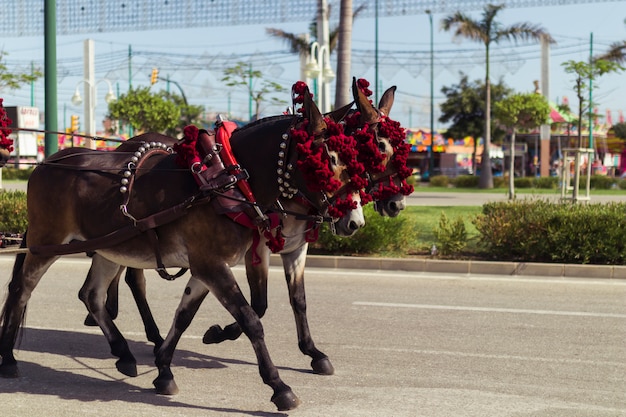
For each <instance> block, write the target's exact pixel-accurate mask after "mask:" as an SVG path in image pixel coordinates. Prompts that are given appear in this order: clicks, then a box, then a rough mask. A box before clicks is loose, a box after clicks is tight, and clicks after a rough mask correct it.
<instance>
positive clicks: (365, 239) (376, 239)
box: [310, 204, 417, 255]
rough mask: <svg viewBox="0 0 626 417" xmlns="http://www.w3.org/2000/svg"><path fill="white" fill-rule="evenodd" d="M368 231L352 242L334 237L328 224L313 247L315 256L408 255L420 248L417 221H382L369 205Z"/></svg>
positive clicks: (365, 212)
mask: <svg viewBox="0 0 626 417" xmlns="http://www.w3.org/2000/svg"><path fill="white" fill-rule="evenodd" d="M363 210H364V214H365V227H364V228H362V229H361V230H359V231H358V232H357V233H356V234H355V235H354V236H351V237H349V238H345V237H339V236H337V235H333V234H332V233H331V231H330V229H329V227H328V225H327V224H324V225H323V226H322V228H321V229H320V234H319V239H318V240H317V242H314V243H311V245H310V247H311V250H312V251H313V252H315V253H332V254H370V255H371V254H381V253H389V252H397V251H401V252H404V253H406V251H407V250H408V249H410V248H415V247H416V246H417V232H416V231H415V224H414V221H415V219H414V218H412V217H409V216H405V215H403V214H400V215H399V216H398V217H394V218H390V217H382V216H380V215H379V214H378V213H377V212H376V211H375V210H374V208H373V207H372V205H371V204H368V205H366V206H365V207H364V209H363Z"/></svg>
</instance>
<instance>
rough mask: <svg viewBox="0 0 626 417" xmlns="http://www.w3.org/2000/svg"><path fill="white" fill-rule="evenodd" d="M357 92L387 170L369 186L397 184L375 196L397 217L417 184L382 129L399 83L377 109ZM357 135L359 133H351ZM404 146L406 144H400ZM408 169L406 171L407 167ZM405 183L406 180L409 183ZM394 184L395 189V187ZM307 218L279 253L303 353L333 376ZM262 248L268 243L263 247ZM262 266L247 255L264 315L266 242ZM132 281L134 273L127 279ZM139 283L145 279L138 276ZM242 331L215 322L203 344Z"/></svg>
mask: <svg viewBox="0 0 626 417" xmlns="http://www.w3.org/2000/svg"><path fill="white" fill-rule="evenodd" d="M352 90H353V94H354V98H355V103H356V105H357V111H358V112H359V113H360V121H359V123H358V127H359V128H364V127H366V128H365V129H366V130H368V131H369V132H371V133H372V134H373V135H374V138H375V145H376V148H377V149H378V152H380V154H382V155H381V156H382V159H381V163H382V164H383V165H384V170H382V171H378V172H376V173H370V183H369V184H368V189H369V190H370V191H372V192H373V191H374V190H377V187H378V185H379V183H384V182H389V181H390V182H393V183H395V185H396V188H397V189H398V190H399V191H398V192H394V193H391V194H390V193H388V194H387V195H385V196H384V197H383V198H381V199H377V198H376V197H374V203H375V204H376V205H377V208H376V209H377V211H378V212H379V214H380V215H383V216H390V217H395V216H397V215H398V214H399V212H400V211H401V210H402V209H404V207H405V204H404V199H405V195H406V194H407V193H410V192H412V188H402V184H400V183H401V182H403V179H404V177H406V172H404V177H403V176H402V175H399V172H398V171H399V168H401V169H402V168H406V167H402V163H400V164H396V163H395V162H396V161H395V160H394V157H395V156H397V155H396V152H397V151H398V147H397V146H394V144H392V143H391V141H390V139H389V138H387V137H385V136H384V135H383V134H381V133H380V132H379V129H380V126H379V124H380V122H381V117H384V116H388V115H389V112H390V111H391V108H392V106H393V102H394V96H395V91H396V87H395V86H394V87H391V88H389V89H388V90H387V91H385V93H384V94H383V96H382V97H381V100H380V102H379V104H378V108H374V107H373V106H372V105H371V103H370V102H369V100H368V99H367V97H366V96H365V95H364V94H363V92H362V91H361V89H359V88H358V87H357V85H356V80H355V81H354V82H353V87H352ZM352 133H354V132H352ZM400 146H401V147H402V146H405V144H403V145H400ZM360 157H363V155H360ZM404 170H405V169H404ZM405 185H406V183H405ZM396 188H394V189H396ZM283 204H285V205H286V207H290V203H289V202H285V203H283ZM308 227H309V226H308V225H307V222H306V221H301V220H297V219H295V218H290V219H288V220H286V221H285V222H284V227H283V230H284V233H285V235H289V236H291V238H289V239H287V240H286V243H285V248H284V249H283V250H282V251H281V252H280V256H281V259H282V263H283V268H284V271H285V278H286V280H287V287H288V289H289V298H290V303H291V307H292V309H293V314H294V317H295V321H296V330H297V335H298V347H299V348H300V350H301V351H302V353H303V354H305V355H308V356H310V357H311V359H312V360H311V367H312V369H313V371H314V372H316V373H319V374H323V375H331V374H333V373H334V368H333V366H332V364H331V362H330V359H329V358H328V356H327V355H326V354H324V353H323V352H321V351H320V350H319V349H317V347H316V346H315V343H314V342H313V339H312V337H311V332H310V329H309V325H308V319H307V314H306V313H307V307H306V295H305V290H304V268H305V262H306V255H307V250H308V244H309V242H308V241H307V239H306V238H305V234H306V231H307V228H308ZM260 246H263V245H260ZM260 256H261V258H262V263H261V264H256V265H255V264H254V263H253V262H252V258H251V257H250V256H249V254H247V255H246V274H247V278H248V283H249V285H250V294H251V305H252V308H254V310H255V311H256V312H257V314H258V315H259V317H263V315H264V314H265V311H266V310H267V279H268V273H269V261H270V252H269V251H268V250H267V248H266V247H265V246H263V254H262V255H260ZM127 279H128V280H132V279H133V278H132V277H127ZM139 281H142V280H141V279H139ZM241 333H242V330H241V327H240V326H239V325H238V324H237V323H232V324H230V325H228V326H226V327H225V328H223V329H222V327H221V326H219V325H214V326H212V327H211V328H210V329H209V330H207V332H206V333H205V335H204V337H203V342H204V343H207V344H210V343H220V342H222V341H224V340H235V339H237V338H238V337H239V336H240V335H241Z"/></svg>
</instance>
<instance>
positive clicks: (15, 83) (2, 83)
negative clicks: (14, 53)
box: [0, 51, 43, 104]
mask: <svg viewBox="0 0 626 417" xmlns="http://www.w3.org/2000/svg"><path fill="white" fill-rule="evenodd" d="M5 55H7V52H5V51H0V90H7V89H8V90H14V89H17V88H20V87H21V86H22V85H24V84H29V83H31V82H33V81H37V79H39V78H41V77H43V73H42V72H41V71H40V70H39V69H34V70H33V71H30V72H23V73H22V72H10V71H9V69H8V68H7V66H6V64H5V63H4V62H2V60H3V58H4V56H5ZM5 104H6V103H5Z"/></svg>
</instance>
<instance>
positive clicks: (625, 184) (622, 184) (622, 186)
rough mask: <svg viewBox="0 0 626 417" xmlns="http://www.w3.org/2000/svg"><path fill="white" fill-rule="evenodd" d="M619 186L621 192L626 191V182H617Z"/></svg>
mask: <svg viewBox="0 0 626 417" xmlns="http://www.w3.org/2000/svg"><path fill="white" fill-rule="evenodd" d="M617 186H618V187H619V189H620V190H626V180H619V181H617Z"/></svg>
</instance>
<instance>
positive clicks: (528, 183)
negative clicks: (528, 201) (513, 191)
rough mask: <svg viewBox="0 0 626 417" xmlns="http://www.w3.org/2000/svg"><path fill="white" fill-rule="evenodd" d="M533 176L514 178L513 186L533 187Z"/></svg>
mask: <svg viewBox="0 0 626 417" xmlns="http://www.w3.org/2000/svg"><path fill="white" fill-rule="evenodd" d="M533 180H534V178H533V177H520V178H515V179H514V180H513V181H514V184H515V188H533Z"/></svg>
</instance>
